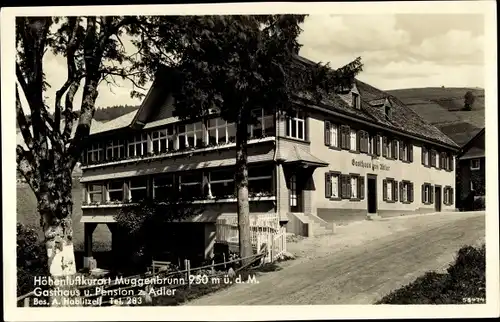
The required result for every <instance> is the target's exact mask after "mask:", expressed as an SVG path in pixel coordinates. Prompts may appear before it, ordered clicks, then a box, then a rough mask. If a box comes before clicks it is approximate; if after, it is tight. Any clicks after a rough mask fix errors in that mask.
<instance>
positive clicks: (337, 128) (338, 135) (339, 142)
mask: <svg viewBox="0 0 500 322" xmlns="http://www.w3.org/2000/svg"><path fill="white" fill-rule="evenodd" d="M334 126H335V130H336V131H337V132H336V133H337V135H336V140H337V147H339V148H342V131H341V130H340V127H339V126H338V125H334Z"/></svg>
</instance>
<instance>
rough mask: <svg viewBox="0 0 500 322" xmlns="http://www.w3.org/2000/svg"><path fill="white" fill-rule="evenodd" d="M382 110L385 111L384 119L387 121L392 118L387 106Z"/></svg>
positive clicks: (389, 108)
mask: <svg viewBox="0 0 500 322" xmlns="http://www.w3.org/2000/svg"><path fill="white" fill-rule="evenodd" d="M384 109H385V119H386V120H389V119H390V118H391V116H392V111H391V107H390V106H389V105H385V106H384Z"/></svg>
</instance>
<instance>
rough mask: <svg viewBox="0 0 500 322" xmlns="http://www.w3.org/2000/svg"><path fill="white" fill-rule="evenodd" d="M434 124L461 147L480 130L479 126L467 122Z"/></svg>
mask: <svg viewBox="0 0 500 322" xmlns="http://www.w3.org/2000/svg"><path fill="white" fill-rule="evenodd" d="M435 126H436V127H437V128H438V129H439V130H440V131H441V132H443V133H444V134H446V135H447V136H448V137H449V138H450V139H452V140H453V141H454V142H455V143H456V144H458V145H459V146H461V147H463V146H464V145H465V144H467V143H468V142H469V141H470V140H472V139H473V138H474V137H475V136H476V135H477V134H479V132H481V128H478V127H476V126H475V125H473V124H471V123H469V122H458V123H453V124H450V123H445V124H436V125H435Z"/></svg>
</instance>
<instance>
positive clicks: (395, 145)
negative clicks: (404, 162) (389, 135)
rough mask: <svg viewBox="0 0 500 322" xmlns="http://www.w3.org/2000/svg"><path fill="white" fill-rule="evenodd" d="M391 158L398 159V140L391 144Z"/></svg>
mask: <svg viewBox="0 0 500 322" xmlns="http://www.w3.org/2000/svg"><path fill="white" fill-rule="evenodd" d="M391 158H392V159H393V160H397V159H398V140H392V142H391Z"/></svg>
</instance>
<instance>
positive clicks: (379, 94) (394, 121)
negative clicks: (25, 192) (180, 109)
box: [92, 56, 458, 148]
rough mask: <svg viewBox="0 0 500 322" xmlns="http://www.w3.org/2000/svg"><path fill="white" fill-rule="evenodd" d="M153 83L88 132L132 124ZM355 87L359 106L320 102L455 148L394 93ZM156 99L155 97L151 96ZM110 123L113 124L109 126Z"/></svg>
mask: <svg viewBox="0 0 500 322" xmlns="http://www.w3.org/2000/svg"><path fill="white" fill-rule="evenodd" d="M296 58H297V61H298V62H299V63H302V64H303V65H306V66H307V65H313V64H316V63H315V62H313V61H311V60H308V59H306V58H303V57H300V56H297V57H296ZM154 83H156V82H154ZM153 87H154V86H152V88H151V89H150V91H149V92H148V95H147V96H146V99H145V101H144V102H143V103H142V104H141V107H140V108H139V109H138V110H137V111H134V112H131V113H129V114H127V115H124V116H123V120H124V121H125V122H118V123H119V124H117V122H113V121H109V122H106V123H104V124H102V125H103V127H101V126H99V129H96V130H97V131H95V132H94V131H92V132H94V133H97V132H105V131H108V130H114V129H118V128H119V127H126V126H131V125H132V126H133V123H134V121H135V120H137V118H138V116H139V114H140V113H143V112H145V111H144V110H145V109H147V108H146V105H149V104H146V101H147V100H148V99H147V98H148V96H150V94H151V93H152V89H153ZM356 87H357V88H358V91H359V94H360V97H361V108H360V109H356V108H353V107H351V106H350V105H349V104H347V102H346V101H344V100H343V99H342V98H341V95H338V94H335V93H332V94H330V95H327V96H326V97H325V98H324V100H323V101H322V102H321V104H322V105H323V106H324V107H325V108H327V109H329V110H332V111H336V112H339V113H341V114H345V115H347V116H351V117H355V118H357V119H360V120H364V121H368V122H373V123H376V124H377V123H378V125H382V126H384V127H388V128H390V129H393V130H399V131H401V132H402V134H405V133H407V134H411V135H415V136H417V137H421V138H426V139H428V140H431V141H435V142H437V143H440V144H445V145H448V146H450V147H453V148H458V146H457V144H456V143H455V142H453V140H451V139H450V138H448V137H447V136H446V135H444V134H443V133H442V132H441V131H439V130H438V129H437V128H436V127H435V126H433V125H430V124H429V123H427V122H425V121H424V120H423V119H422V118H421V117H420V116H418V115H417V114H416V113H415V112H413V111H412V110H411V109H410V108H408V107H407V106H406V105H405V104H404V103H403V102H401V101H400V100H399V99H397V98H396V97H394V96H392V95H390V94H389V93H387V92H384V91H382V90H380V89H377V88H375V87H373V86H371V85H368V84H366V83H364V82H362V81H359V80H356ZM160 92H163V91H160ZM298 97H299V98H302V99H305V100H306V101H314V100H313V97H312V95H311V94H310V93H305V92H303V93H299V94H298ZM156 99H157V98H155V99H154V100H156ZM386 99H388V102H389V104H390V105H391V107H392V117H391V119H390V120H387V119H386V118H385V115H384V111H383V110H382V108H381V103H382V104H383V103H385V100H386ZM152 100H153V98H152ZM382 106H383V105H382ZM146 113H147V112H146ZM130 121H131V122H130ZM131 123H132V124H131ZM111 125H116V126H113V127H111ZM108 126H109V127H110V128H109V129H108V128H107V127H108Z"/></svg>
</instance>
